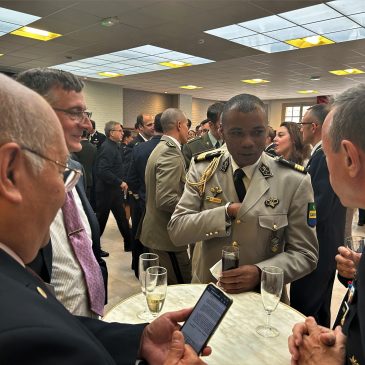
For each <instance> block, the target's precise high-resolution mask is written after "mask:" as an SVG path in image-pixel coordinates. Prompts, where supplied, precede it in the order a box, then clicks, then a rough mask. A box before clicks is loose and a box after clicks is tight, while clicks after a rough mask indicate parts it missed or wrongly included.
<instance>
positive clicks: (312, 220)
mask: <svg viewBox="0 0 365 365" xmlns="http://www.w3.org/2000/svg"><path fill="white" fill-rule="evenodd" d="M307 223H308V226H309V227H315V226H316V224H317V211H316V205H315V203H314V202H313V203H308V210H307Z"/></svg>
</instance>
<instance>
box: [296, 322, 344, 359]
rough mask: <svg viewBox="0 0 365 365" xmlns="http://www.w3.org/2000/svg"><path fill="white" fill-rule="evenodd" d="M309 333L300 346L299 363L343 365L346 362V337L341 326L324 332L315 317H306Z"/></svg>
mask: <svg viewBox="0 0 365 365" xmlns="http://www.w3.org/2000/svg"><path fill="white" fill-rule="evenodd" d="M305 324H306V326H307V330H308V335H305V336H304V337H303V339H302V345H301V346H300V347H299V359H298V365H302V364H305V365H317V364H321V365H342V364H344V362H345V353H346V349H345V344H346V337H345V336H344V334H343V333H342V330H341V327H340V326H337V327H336V329H335V330H334V331H332V330H329V331H326V332H322V328H321V327H320V326H318V325H317V323H316V322H315V320H314V318H312V317H309V318H307V319H306V321H305Z"/></svg>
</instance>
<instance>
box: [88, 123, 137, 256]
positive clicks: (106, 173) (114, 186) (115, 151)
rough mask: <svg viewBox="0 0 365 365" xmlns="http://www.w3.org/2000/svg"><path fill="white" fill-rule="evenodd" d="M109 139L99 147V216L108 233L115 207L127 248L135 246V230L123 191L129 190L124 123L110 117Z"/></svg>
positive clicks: (97, 181) (102, 226)
mask: <svg viewBox="0 0 365 365" xmlns="http://www.w3.org/2000/svg"><path fill="white" fill-rule="evenodd" d="M105 135H106V136H107V139H106V140H105V142H104V143H103V144H102V146H101V147H100V148H99V150H98V155H97V158H96V162H95V166H96V167H95V169H96V175H97V180H96V186H95V198H96V216H97V217H98V221H99V225H100V233H101V235H102V234H103V233H104V229H105V226H106V223H107V221H108V217H109V213H110V211H112V213H113V215H114V218H115V220H116V222H117V225H118V228H119V232H120V233H121V235H122V236H123V239H124V250H125V251H130V250H131V232H130V229H129V226H128V221H127V218H126V215H125V210H124V208H123V195H124V194H126V193H127V190H128V185H127V183H126V182H125V180H126V176H125V175H126V172H125V171H124V169H123V156H122V153H121V146H120V141H121V140H122V137H123V127H122V126H121V124H120V123H118V122H114V121H110V122H108V123H106V124H105Z"/></svg>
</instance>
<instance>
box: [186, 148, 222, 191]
mask: <svg viewBox="0 0 365 365" xmlns="http://www.w3.org/2000/svg"><path fill="white" fill-rule="evenodd" d="M222 156H223V153H222V154H220V155H219V156H216V157H214V158H213V159H212V161H211V162H210V164H209V165H208V166H207V168H206V169H205V170H204V172H203V174H202V176H201V177H200V180H199V181H198V182H192V181H189V180H188V179H186V183H187V184H188V185H190V186H193V187H196V188H197V190H198V193H199V196H200V197H202V196H203V194H204V192H205V185H206V184H207V182H208V181H209V180H210V178H211V177H212V176H213V174H214V173H215V170H217V167H218V165H219V161H220V159H221V158H222Z"/></svg>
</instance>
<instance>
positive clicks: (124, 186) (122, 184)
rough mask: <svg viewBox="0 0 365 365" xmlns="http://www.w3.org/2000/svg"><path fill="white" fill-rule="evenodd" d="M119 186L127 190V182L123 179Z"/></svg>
mask: <svg viewBox="0 0 365 365" xmlns="http://www.w3.org/2000/svg"><path fill="white" fill-rule="evenodd" d="M120 188H121V189H122V190H123V191H127V190H128V185H127V183H126V182H124V181H123V182H122V183H121V184H120Z"/></svg>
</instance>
